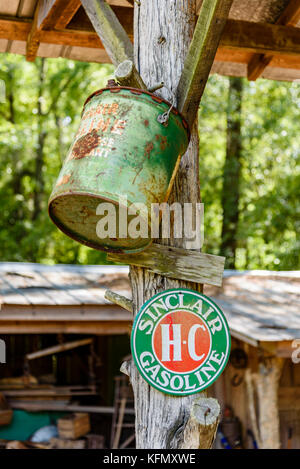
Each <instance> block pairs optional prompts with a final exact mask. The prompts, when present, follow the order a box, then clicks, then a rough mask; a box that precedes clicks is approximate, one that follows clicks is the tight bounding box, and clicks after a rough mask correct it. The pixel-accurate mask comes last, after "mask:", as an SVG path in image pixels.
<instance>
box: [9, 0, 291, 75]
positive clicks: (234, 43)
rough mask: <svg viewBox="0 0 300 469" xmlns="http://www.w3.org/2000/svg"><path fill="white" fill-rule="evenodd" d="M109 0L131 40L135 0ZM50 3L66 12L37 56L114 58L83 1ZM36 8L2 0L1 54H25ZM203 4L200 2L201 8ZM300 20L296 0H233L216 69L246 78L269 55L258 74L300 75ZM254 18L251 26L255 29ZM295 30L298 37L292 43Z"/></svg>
mask: <svg viewBox="0 0 300 469" xmlns="http://www.w3.org/2000/svg"><path fill="white" fill-rule="evenodd" d="M107 1H108V3H110V4H111V6H112V8H113V9H114V11H115V13H116V14H117V16H118V18H119V20H120V22H121V23H122V25H123V26H124V28H125V29H126V31H127V33H128V35H129V37H131V38H132V36H133V7H132V2H129V1H127V0H107ZM48 3H49V5H50V4H51V5H50V6H51V7H53V8H55V6H57V5H58V10H59V8H60V9H61V10H62V5H63V10H62V12H61V14H60V16H59V15H58V14H57V15H56V17H55V20H54V19H53V21H52V23H53V24H51V26H49V27H47V29H46V30H45V31H43V33H42V35H41V41H40V44H39V47H38V50H37V56H40V57H65V58H69V59H75V60H82V61H88V62H99V63H107V62H109V58H108V56H107V54H106V52H105V50H104V48H103V46H102V44H101V42H100V40H99V38H98V36H97V35H96V33H95V31H94V29H93V27H92V25H91V23H90V21H89V19H88V17H87V16H86V14H85V11H84V9H83V7H82V6H81V3H80V0H64V1H62V0H53V1H52V2H48ZM36 6H37V0H10V1H9V2H8V1H7V0H0V52H11V53H15V54H21V55H26V41H27V39H28V36H29V34H30V31H31V30H32V27H33V18H34V14H35V11H36ZM200 6H201V0H199V1H198V8H200ZM59 11H60V10H59ZM54 16H55V15H54ZM299 20H300V5H299V1H296V0H234V2H233V5H232V8H231V11H230V15H229V21H228V25H227V26H226V27H225V31H224V34H223V37H222V39H221V43H220V46H219V49H218V52H217V55H216V59H215V63H214V65H213V68H212V72H213V73H219V74H221V75H233V76H247V74H248V75H249V64H251V63H253V61H255V60H257V61H258V62H261V63H262V64H263V63H264V62H265V61H266V59H268V60H267V62H269V64H268V65H267V66H264V65H263V66H262V67H259V69H260V71H259V72H255V71H254V72H253V73H254V75H255V74H256V75H257V73H259V75H258V76H262V77H265V78H269V79H275V80H288V81H293V80H296V79H300V50H299V48H298V46H297V43H298V42H300V41H297V37H298V35H297V34H296V36H295V35H293V31H296V33H297V31H298V29H299V34H300V21H299ZM249 22H250V23H251V25H252V27H251V28H250V29H249ZM247 25H248V26H247ZM251 25H250V26H251ZM270 25H275V26H274V29H272V28H271V29H270V28H269V29H268V28H267V27H268V26H270ZM260 26H262V27H263V28H261V27H260ZM257 27H258V29H257ZM256 29H257V30H256ZM291 30H293V31H291ZM290 33H291V37H293V38H294V39H292V40H291V42H290V39H289V34H290ZM250 36H251V37H250ZM299 37H300V36H299ZM293 47H294V50H293ZM264 50H265V52H263V51H264ZM259 55H260V56H259ZM266 55H267V56H266ZM270 57H271V58H270ZM249 77H251V73H250V75H249Z"/></svg>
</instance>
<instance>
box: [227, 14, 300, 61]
mask: <svg viewBox="0 0 300 469" xmlns="http://www.w3.org/2000/svg"><path fill="white" fill-rule="evenodd" d="M220 46H221V47H225V48H227V49H234V50H237V49H239V50H243V51H244V52H246V51H248V52H257V53H260V54H274V55H277V54H283V55H290V56H295V55H299V54H300V28H294V27H291V26H281V25H274V24H267V23H263V24H262V23H251V22H248V21H235V20H228V21H227V23H226V25H225V28H224V31H223V35H222V38H221V41H220Z"/></svg>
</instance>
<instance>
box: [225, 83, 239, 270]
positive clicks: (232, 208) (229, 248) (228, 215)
mask: <svg viewBox="0 0 300 469" xmlns="http://www.w3.org/2000/svg"><path fill="white" fill-rule="evenodd" d="M242 93H243V81H242V79H241V78H238V77H231V78H229V91H228V107H227V144H226V159H225V165H224V171H223V192H222V210H223V224H222V235H221V249H220V254H221V255H222V256H225V257H226V266H227V268H229V269H234V268H235V259H236V248H237V229H238V220H239V186H240V170H241V153H242V136H241V109H242Z"/></svg>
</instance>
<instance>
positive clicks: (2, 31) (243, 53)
mask: <svg viewBox="0 0 300 469" xmlns="http://www.w3.org/2000/svg"><path fill="white" fill-rule="evenodd" d="M227 25H229V26H227ZM227 25H226V26H225V28H224V31H223V35H222V38H221V41H220V45H219V48H218V51H217V54H216V58H215V60H217V61H220V62H222V61H224V62H236V63H247V62H248V60H247V58H248V59H249V57H250V54H251V52H253V51H258V50H259V51H261V50H270V53H271V54H272V55H273V60H272V61H271V63H270V66H271V67H280V68H292V69H293V68H294V69H297V70H299V68H300V51H299V47H297V48H296V49H295V51H294V53H292V54H291V48H290V46H289V42H290V40H291V39H290V38H291V36H292V37H293V40H294V41H296V40H297V41H298V44H299V43H300V28H292V27H281V28H283V29H281V30H280V31H281V34H280V40H276V41H274V40H273V41H272V40H271V37H272V35H273V36H274V37H275V34H276V31H277V30H276V31H274V29H273V28H277V27H278V26H274V25H268V26H267V25H259V26H258V25H256V24H255V23H251V24H250V25H249V23H245V22H243V21H242V22H241V21H234V20H228V21H227ZM245 26H246V28H247V32H248V33H249V36H248V37H249V40H248V41H247V37H243V40H242V41H241V40H240V35H239V34H240V30H241V29H243V28H244V27H245ZM266 26H267V27H268V33H267V34H265V33H264V28H265V27H266ZM251 27H252V28H253V33H251ZM270 28H271V29H270ZM30 30H31V21H30V20H28V19H11V18H8V17H1V16H0V39H8V40H11V41H23V42H24V41H26V40H27V36H28V34H29V33H30ZM256 33H257V34H261V35H262V38H261V39H260V40H259V41H256V38H255V34H256ZM284 38H286V40H287V46H286V48H285V45H284V42H283V39H284ZM40 42H43V43H48V44H58V45H66V46H73V47H87V48H92V49H102V51H103V62H105V63H108V62H109V57H108V56H107V54H106V53H105V51H104V47H103V44H102V42H101V41H100V39H99V37H98V35H97V34H96V33H95V32H88V31H78V30H71V29H67V30H63V31H62V30H59V31H43V30H42V31H41V32H40Z"/></svg>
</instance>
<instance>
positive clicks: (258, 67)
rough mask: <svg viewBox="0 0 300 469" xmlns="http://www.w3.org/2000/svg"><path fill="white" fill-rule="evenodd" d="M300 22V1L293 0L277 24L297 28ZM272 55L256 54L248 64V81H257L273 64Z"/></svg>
mask: <svg viewBox="0 0 300 469" xmlns="http://www.w3.org/2000/svg"><path fill="white" fill-rule="evenodd" d="M299 20H300V0H293V1H290V3H289V4H288V5H287V7H286V8H285V10H284V11H283V13H282V14H281V16H280V17H279V18H278V20H277V22H276V24H278V25H286V26H296V25H297V23H298V21H299ZM272 59H273V56H272V55H265V54H254V55H253V57H252V58H251V60H250V61H249V63H248V67H247V76H248V80H251V81H255V80H256V79H257V78H258V77H259V76H261V74H262V73H263V71H264V70H265V68H266V67H267V66H268V65H270V64H271V62H272Z"/></svg>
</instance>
